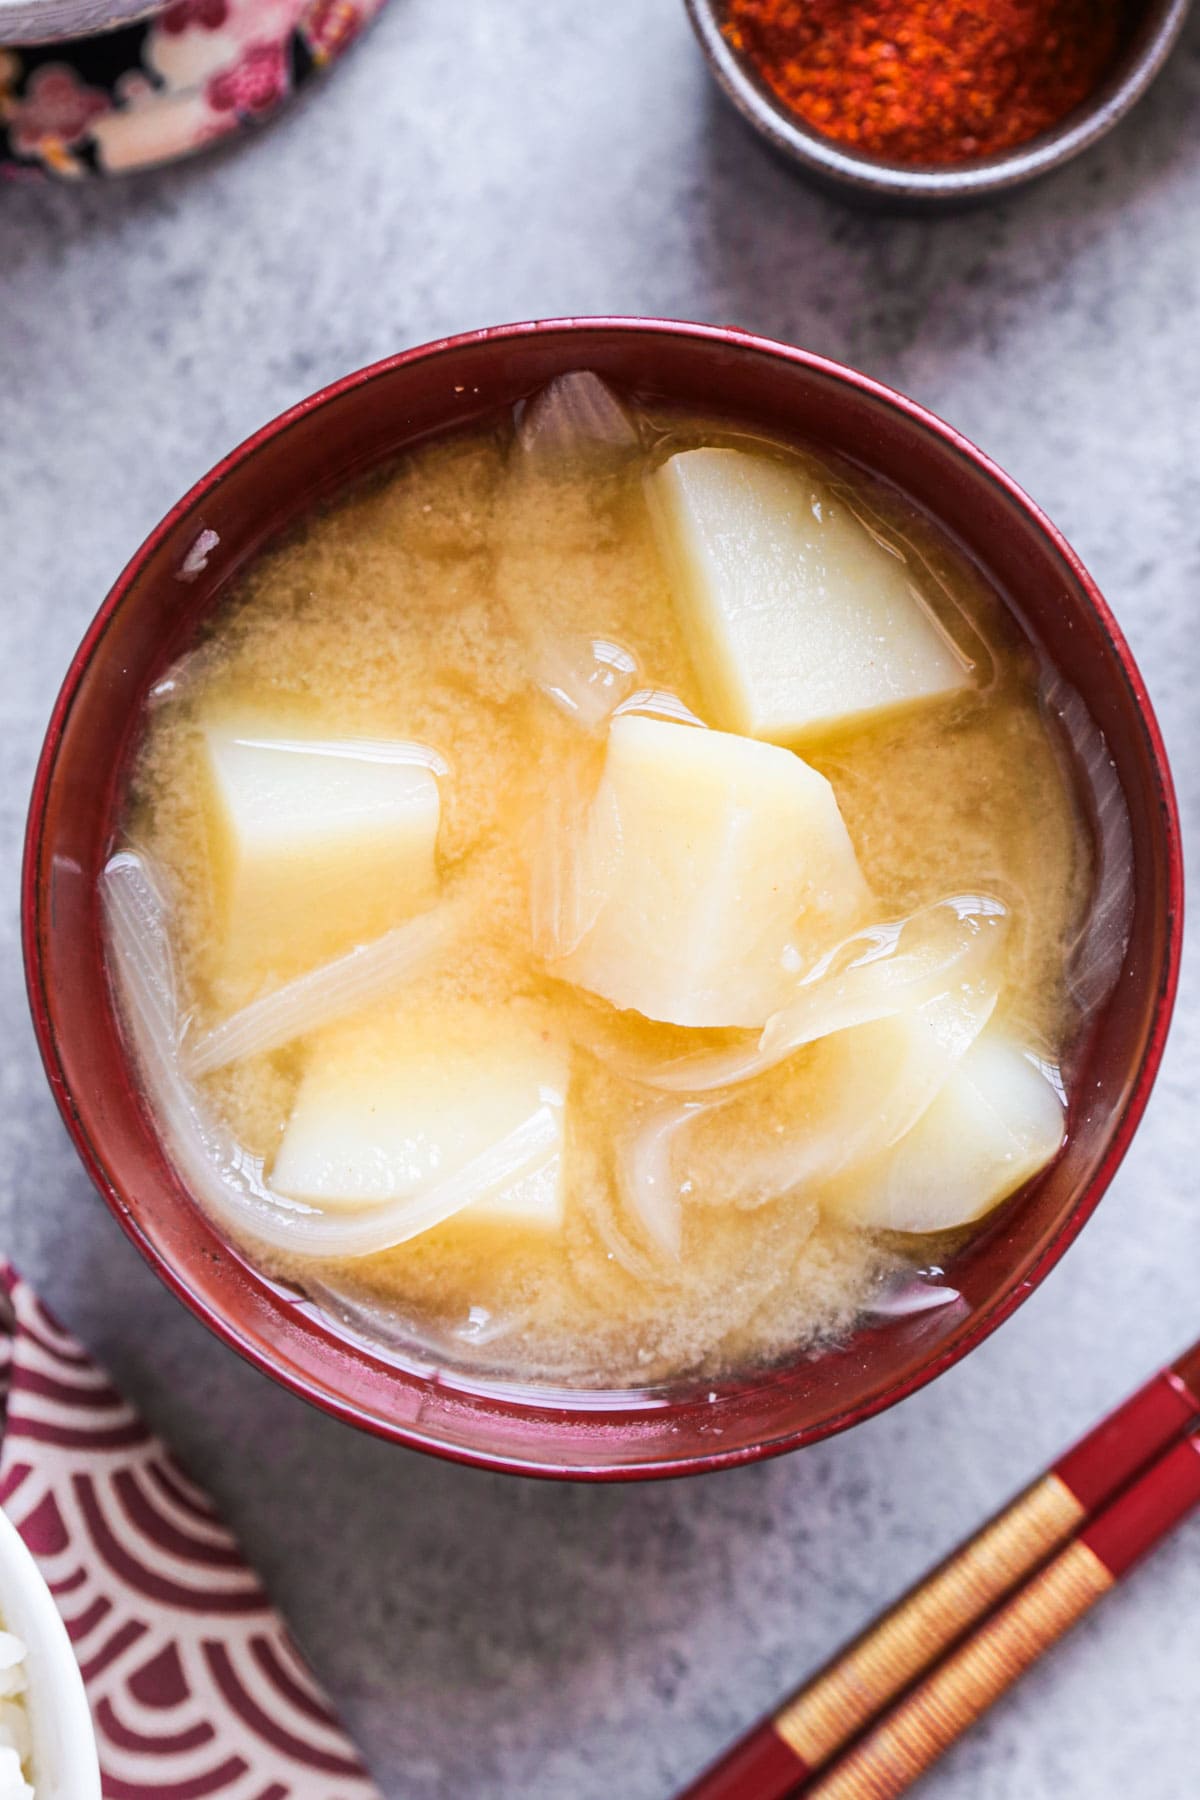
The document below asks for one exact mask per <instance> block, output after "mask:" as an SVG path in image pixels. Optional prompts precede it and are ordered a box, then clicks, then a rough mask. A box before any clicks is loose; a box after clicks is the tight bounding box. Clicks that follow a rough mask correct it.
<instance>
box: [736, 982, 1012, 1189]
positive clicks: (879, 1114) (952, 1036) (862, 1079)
mask: <svg viewBox="0 0 1200 1800" xmlns="http://www.w3.org/2000/svg"><path fill="white" fill-rule="evenodd" d="M996 1000H997V989H996V986H995V984H994V983H993V982H990V981H988V980H986V979H981V980H979V981H977V982H975V983H970V984H966V983H965V984H963V986H962V987H961V988H959V989H958V990H956V991H955V992H954V993H953V994H940V995H938V996H937V997H936V998H935V999H933V1000H927V1001H925V1003H924V1004H923V1005H921V1006H918V1007H915V1008H913V1009H912V1011H911V1013H910V1015H909V1021H908V1026H909V1029H910V1030H911V1031H912V1034H913V1035H912V1043H911V1047H910V1049H909V1051H908V1053H907V1054H906V1055H905V1056H904V1057H903V1058H902V1060H901V1063H900V1066H899V1068H898V1069H897V1070H896V1071H895V1072H894V1073H893V1074H892V1075H891V1077H890V1079H889V1080H888V1082H887V1085H886V1086H885V1087H884V1088H883V1089H882V1091H876V1088H875V1082H876V1080H877V1063H876V1055H875V1052H876V1049H877V1045H876V1044H875V1043H873V1042H872V1034H873V1033H876V1032H878V1031H879V1030H880V1028H881V1027H883V1026H885V1025H887V1024H889V1023H891V1022H892V1021H889V1020H886V1019H876V1020H873V1021H872V1022H871V1023H870V1024H868V1025H862V1026H859V1027H857V1028H855V1029H852V1030H849V1031H847V1032H845V1033H844V1034H842V1033H839V1034H838V1035H837V1036H836V1037H830V1038H829V1039H827V1040H826V1043H827V1045H828V1048H827V1049H826V1051H825V1054H827V1055H829V1056H836V1057H838V1058H840V1059H844V1061H845V1064H846V1071H847V1072H846V1075H845V1076H844V1078H843V1079H842V1081H841V1082H840V1098H839V1100H838V1101H837V1102H836V1103H835V1104H834V1105H833V1106H831V1108H830V1110H829V1112H828V1114H827V1115H826V1116H825V1117H824V1118H822V1119H821V1120H820V1121H819V1123H818V1125H817V1128H816V1129H813V1128H811V1127H810V1128H809V1129H807V1130H802V1131H798V1132H796V1133H795V1134H794V1135H791V1136H788V1135H783V1136H780V1137H777V1138H775V1139H773V1140H772V1141H770V1142H769V1143H765V1144H762V1145H759V1146H757V1147H756V1146H754V1145H752V1144H748V1145H746V1146H745V1150H744V1154H743V1155H742V1156H741V1158H740V1161H739V1168H738V1180H739V1183H740V1186H741V1191H742V1193H743V1194H744V1195H747V1196H750V1195H753V1196H758V1197H759V1198H760V1199H769V1198H775V1199H778V1198H782V1196H783V1195H785V1194H793V1193H797V1192H800V1191H801V1190H803V1189H805V1188H809V1187H816V1186H819V1185H821V1184H823V1183H825V1182H828V1181H830V1180H832V1178H833V1177H834V1176H835V1175H840V1174H842V1173H843V1171H845V1170H847V1169H850V1168H852V1167H853V1166H854V1165H855V1164H858V1163H861V1162H864V1161H866V1159H867V1158H869V1157H872V1156H876V1155H878V1154H879V1153H880V1152H882V1151H884V1150H887V1149H890V1148H891V1146H892V1145H893V1144H895V1143H897V1142H898V1141H899V1139H900V1138H902V1137H903V1136H904V1135H905V1133H906V1132H908V1131H911V1129H912V1127H913V1126H914V1125H915V1124H916V1122H917V1120H918V1119H919V1118H921V1116H922V1115H923V1114H924V1113H925V1112H927V1111H928V1109H929V1107H930V1106H932V1104H933V1102H934V1101H935V1100H936V1099H937V1097H938V1095H939V1094H940V1093H941V1091H942V1089H943V1087H945V1085H946V1083H947V1081H948V1080H949V1079H950V1076H951V1075H952V1074H953V1072H954V1070H955V1068H956V1067H957V1066H958V1064H959V1063H960V1062H961V1060H962V1058H963V1057H964V1056H965V1055H966V1053H967V1051H968V1050H969V1049H970V1048H971V1045H972V1044H973V1043H974V1042H975V1040H976V1038H977V1037H978V1036H979V1034H980V1032H981V1031H982V1030H983V1028H984V1026H985V1025H986V1024H987V1022H988V1020H989V1019H990V1018H991V1016H992V1014H993V1012H994V1011H995V1008H996ZM895 1022H896V1024H897V1025H898V1024H899V1023H900V1020H899V1017H898V1015H897V1016H895ZM730 1197H731V1199H732V1198H736V1197H737V1196H736V1194H731V1196H730ZM745 1203H746V1201H745V1200H743V1204H745Z"/></svg>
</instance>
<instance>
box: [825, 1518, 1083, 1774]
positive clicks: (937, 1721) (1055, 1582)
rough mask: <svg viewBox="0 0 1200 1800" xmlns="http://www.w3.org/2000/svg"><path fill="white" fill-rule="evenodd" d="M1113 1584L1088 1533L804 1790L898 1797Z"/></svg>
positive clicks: (1058, 1557)
mask: <svg viewBox="0 0 1200 1800" xmlns="http://www.w3.org/2000/svg"><path fill="white" fill-rule="evenodd" d="M1113 1585H1114V1577H1113V1576H1112V1575H1111V1574H1110V1573H1109V1571H1108V1570H1107V1569H1106V1568H1105V1566H1104V1564H1103V1563H1102V1562H1101V1561H1100V1558H1099V1557H1098V1556H1097V1555H1096V1553H1095V1551H1094V1550H1090V1549H1089V1548H1088V1546H1087V1545H1086V1544H1085V1543H1084V1542H1083V1541H1082V1539H1077V1540H1076V1541H1075V1542H1074V1543H1072V1544H1068V1545H1067V1546H1066V1548H1065V1549H1063V1550H1061V1551H1060V1552H1059V1554H1058V1555H1057V1556H1056V1557H1055V1558H1054V1561H1053V1562H1052V1563H1050V1564H1049V1565H1048V1566H1047V1567H1046V1568H1044V1569H1042V1570H1041V1572H1040V1573H1039V1574H1037V1575H1034V1576H1033V1577H1032V1579H1031V1580H1030V1581H1029V1582H1028V1583H1027V1584H1026V1585H1025V1587H1023V1588H1021V1589H1019V1590H1018V1592H1017V1593H1016V1594H1015V1595H1014V1597H1013V1598H1012V1600H1010V1601H1009V1602H1008V1604H1007V1605H1006V1606H1004V1607H1002V1608H1001V1610H1000V1611H999V1612H998V1613H996V1614H995V1616H994V1617H993V1618H991V1619H989V1620H987V1621H986V1623H984V1624H983V1625H981V1626H980V1627H979V1628H978V1630H977V1631H976V1632H975V1633H974V1634H973V1635H972V1636H971V1637H970V1638H968V1639H967V1641H966V1642H965V1643H964V1644H963V1645H962V1647H961V1649H959V1650H957V1651H955V1652H954V1653H953V1655H951V1656H950V1657H949V1658H948V1659H947V1660H946V1661H945V1662H944V1663H942V1664H941V1665H940V1667H938V1668H936V1669H934V1671H933V1673H932V1674H931V1675H929V1676H927V1677H926V1679H925V1680H924V1681H922V1682H921V1683H920V1684H919V1685H918V1686H917V1687H915V1688H914V1689H913V1690H912V1692H911V1693H910V1694H908V1695H907V1696H906V1697H905V1698H904V1699H902V1700H901V1701H900V1702H899V1703H898V1704H897V1706H896V1709H895V1711H894V1712H893V1713H892V1715H891V1717H890V1718H888V1719H885V1720H884V1722H883V1723H882V1724H880V1725H878V1726H876V1728H875V1729H874V1730H873V1731H871V1732H869V1733H868V1735H867V1736H866V1737H865V1738H864V1739H863V1740H862V1742H861V1743H860V1744H857V1745H856V1746H855V1747H854V1748H853V1749H851V1750H849V1751H847V1752H846V1754H845V1755H844V1756H843V1757H841V1758H839V1760H838V1762H837V1764H836V1765H835V1766H834V1767H833V1768H832V1769H831V1770H830V1771H829V1773H828V1774H827V1775H824V1776H818V1777H817V1779H816V1780H815V1781H814V1782H813V1783H812V1784H811V1785H810V1786H807V1787H805V1789H804V1792H805V1794H806V1795H807V1796H811V1800H894V1797H895V1796H896V1795H897V1794H902V1793H904V1792H905V1791H906V1789H907V1788H909V1787H910V1786H911V1785H912V1783H913V1782H914V1781H916V1779H917V1778H918V1776H920V1775H922V1774H923V1773H924V1771H925V1770H926V1769H927V1768H929V1766H930V1764H931V1763H933V1762H935V1761H936V1760H937V1758H938V1757H939V1756H940V1755H941V1754H942V1752H943V1751H944V1750H945V1749H946V1748H947V1747H948V1746H949V1745H950V1744H952V1743H953V1742H954V1740H955V1739H956V1738H958V1737H960V1736H961V1735H962V1733H963V1732H964V1731H965V1730H966V1729H967V1727H968V1726H969V1725H971V1724H973V1723H974V1721H975V1720H976V1719H977V1718H979V1716H980V1714H981V1713H983V1712H986V1710H987V1708H988V1707H989V1706H991V1704H992V1702H993V1701H995V1700H997V1699H998V1698H999V1697H1000V1695H1001V1694H1002V1693H1004V1692H1005V1690H1006V1689H1007V1688H1009V1687H1011V1686H1012V1684H1013V1682H1014V1681H1016V1680H1017V1679H1018V1677H1019V1676H1021V1675H1023V1674H1024V1673H1025V1671H1026V1669H1028V1668H1029V1667H1030V1666H1031V1664H1033V1663H1035V1662H1036V1661H1037V1659H1038V1657H1039V1656H1041V1654H1042V1652H1043V1651H1044V1650H1046V1649H1048V1648H1049V1646H1050V1645H1051V1644H1053V1643H1055V1642H1057V1640H1058V1639H1059V1638H1060V1637H1062V1635H1063V1634H1064V1632H1066V1631H1068V1630H1069V1629H1070V1627H1071V1626H1072V1625H1074V1623H1075V1621H1076V1620H1077V1619H1079V1618H1081V1617H1082V1616H1083V1614H1084V1613H1085V1612H1087V1610H1088V1608H1089V1607H1090V1606H1092V1605H1093V1604H1094V1603H1095V1602H1096V1601H1097V1600H1098V1599H1099V1598H1100V1596H1101V1595H1102V1594H1106V1593H1107V1592H1108V1590H1109V1588H1111V1587H1112V1586H1113Z"/></svg>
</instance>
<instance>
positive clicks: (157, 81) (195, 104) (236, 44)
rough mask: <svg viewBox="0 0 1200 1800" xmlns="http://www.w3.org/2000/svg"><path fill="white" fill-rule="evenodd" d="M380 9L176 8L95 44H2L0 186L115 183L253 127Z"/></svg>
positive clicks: (373, 3) (299, 2)
mask: <svg viewBox="0 0 1200 1800" xmlns="http://www.w3.org/2000/svg"><path fill="white" fill-rule="evenodd" d="M382 4H383V0H173V3H172V4H171V5H169V6H168V7H167V8H166V10H165V11H163V12H159V13H156V14H155V15H154V16H153V17H152V18H150V19H145V20H142V21H140V22H138V23H137V24H132V25H125V26H122V27H121V28H120V29H118V30H116V31H109V32H105V33H103V34H102V35H100V36H97V37H84V38H74V39H71V40H69V41H67V42H63V43H50V44H42V45H37V46H35V47H32V48H27V49H22V48H19V47H16V46H5V45H0V179H3V178H6V177H7V178H9V179H15V180H21V179H29V178H33V179H37V178H44V177H46V176H57V177H61V178H65V179H68V180H71V179H80V178H87V177H90V176H95V175H116V174H123V173H125V172H127V171H130V170H134V169H144V168H149V167H152V166H153V165H154V164H155V163H162V162H169V161H171V160H172V159H174V158H175V157H179V156H187V155H190V154H191V153H192V152H193V151H196V150H203V149H206V148H208V146H210V145H212V144H215V143H217V142H218V141H219V140H220V139H222V138H225V137H227V136H228V135H229V134H230V133H231V132H233V131H236V130H238V129H239V127H241V126H244V125H249V124H256V123H258V122H260V121H262V120H263V119H265V118H267V117H268V116H269V115H270V114H272V113H273V112H274V111H275V110H276V109H277V107H278V106H279V105H280V104H281V103H282V102H283V101H284V100H286V99H287V98H288V96H289V95H291V94H292V93H294V92H295V91H296V90H297V89H298V88H300V87H302V86H303V85H304V84H305V82H307V81H309V80H310V79H311V78H312V76H313V75H315V74H317V73H318V72H319V71H320V70H321V69H323V68H324V67H325V66H326V65H327V64H328V63H331V62H333V61H334V60H335V59H336V58H337V57H338V56H340V55H341V53H342V51H343V50H344V49H345V48H346V47H347V45H348V44H350V43H351V42H353V40H354V39H355V38H356V37H357V36H358V34H359V32H360V31H361V30H362V29H363V27H364V25H366V24H367V23H369V21H370V20H371V19H372V18H374V16H375V14H376V13H377V12H378V11H379V10H380V8H381V6H382Z"/></svg>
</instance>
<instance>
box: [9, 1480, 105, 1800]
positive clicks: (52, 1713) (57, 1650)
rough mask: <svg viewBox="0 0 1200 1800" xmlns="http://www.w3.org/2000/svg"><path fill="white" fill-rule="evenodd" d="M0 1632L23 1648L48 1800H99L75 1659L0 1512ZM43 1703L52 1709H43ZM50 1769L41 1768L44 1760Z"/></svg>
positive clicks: (49, 1599) (28, 1556) (43, 1585)
mask: <svg viewBox="0 0 1200 1800" xmlns="http://www.w3.org/2000/svg"><path fill="white" fill-rule="evenodd" d="M0 1626H2V1627H3V1629H4V1630H6V1631H11V1632H12V1633H13V1634H14V1635H15V1636H17V1637H19V1638H20V1639H21V1641H22V1642H23V1643H24V1645H25V1650H26V1656H27V1661H28V1672H29V1677H30V1680H29V1692H28V1696H27V1697H26V1699H27V1705H28V1709H29V1725H30V1731H31V1733H32V1736H33V1750H34V1774H35V1776H36V1778H37V1790H38V1793H39V1795H40V1794H41V1793H42V1790H43V1785H44V1787H45V1793H46V1800H100V1762H99V1752H98V1750H97V1746H96V1733H95V1727H94V1725H93V1723H92V1714H91V1708H90V1707H89V1705H88V1699H87V1693H86V1690H85V1688H84V1684H83V1675H82V1673H81V1671H80V1667H79V1663H78V1660H77V1659H76V1656H75V1651H74V1649H73V1647H72V1644H71V1639H70V1635H69V1633H68V1631H67V1627H66V1624H65V1622H64V1620H63V1617H62V1614H61V1613H60V1612H59V1610H58V1607H57V1606H56V1604H55V1602H54V1597H53V1595H52V1594H51V1592H50V1588H49V1585H48V1583H47V1581H46V1578H45V1576H44V1575H43V1574H42V1571H41V1569H40V1568H39V1567H38V1565H37V1560H36V1558H35V1557H34V1555H33V1552H32V1551H31V1550H30V1548H29V1546H28V1544H27V1543H26V1542H25V1540H24V1538H23V1537H22V1536H21V1533H20V1532H19V1531H18V1530H17V1527H16V1526H15V1525H14V1523H13V1521H12V1520H11V1519H10V1518H9V1516H8V1514H7V1513H5V1512H0ZM43 1695H45V1696H46V1697H47V1700H48V1701H49V1704H43V1699H42V1696H43ZM43 1758H44V1759H45V1762H46V1764H47V1765H48V1766H46V1767H40V1766H39V1763H40V1762H41V1761H42V1759H43Z"/></svg>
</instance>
